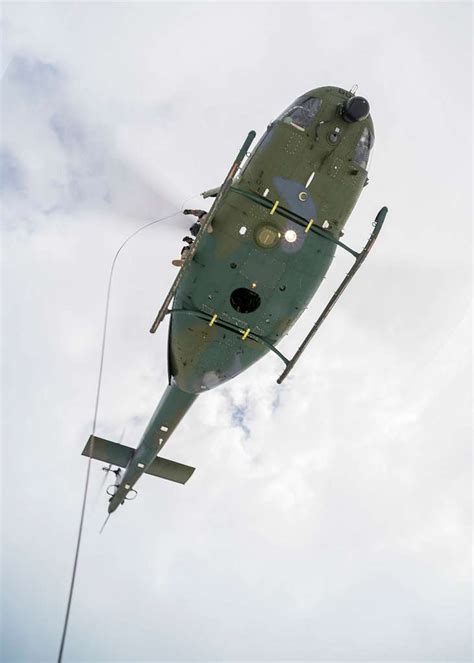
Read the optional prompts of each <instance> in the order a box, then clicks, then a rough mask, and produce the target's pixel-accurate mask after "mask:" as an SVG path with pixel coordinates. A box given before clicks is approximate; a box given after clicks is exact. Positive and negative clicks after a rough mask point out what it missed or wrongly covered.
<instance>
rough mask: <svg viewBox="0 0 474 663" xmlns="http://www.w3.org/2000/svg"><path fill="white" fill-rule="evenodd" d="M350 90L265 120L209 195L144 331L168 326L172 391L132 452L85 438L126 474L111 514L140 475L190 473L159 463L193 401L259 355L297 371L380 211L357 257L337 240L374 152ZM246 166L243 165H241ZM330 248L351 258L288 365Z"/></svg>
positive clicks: (363, 112) (317, 94)
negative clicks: (284, 349) (289, 339)
mask: <svg viewBox="0 0 474 663" xmlns="http://www.w3.org/2000/svg"><path fill="white" fill-rule="evenodd" d="M355 92H356V90H355V89H354V88H353V89H352V90H351V91H347V90H344V89H341V88H337V87H320V88H316V89H314V90H311V91H310V92H307V93H306V94H304V95H302V96H301V97H299V98H298V99H296V100H295V101H294V102H293V103H292V104H291V105H290V106H289V107H288V108H287V109H286V110H284V111H283V113H281V115H279V117H278V118H277V119H276V120H275V121H273V122H271V124H269V126H268V127H267V130H266V132H265V134H264V135H263V137H262V138H261V140H260V141H259V142H258V144H257V145H256V147H255V148H254V150H253V151H252V153H251V154H249V153H248V150H249V148H250V145H251V143H252V142H253V140H254V138H255V135H256V134H255V132H254V131H251V132H250V133H249V134H248V136H247V138H246V140H245V142H244V144H243V145H242V148H241V150H240V152H239V153H238V155H237V158H236V159H235V162H234V163H233V165H232V167H231V169H230V171H229V172H228V174H227V176H226V178H225V180H224V182H223V184H222V185H221V186H220V187H218V188H216V189H211V190H209V191H206V192H204V193H203V194H202V196H203V197H204V198H209V197H213V198H214V202H213V204H212V206H211V209H210V210H209V212H208V213H204V212H202V213H198V215H199V214H200V216H201V224H200V228H199V231H198V233H197V236H196V238H195V241H194V242H193V243H192V244H191V245H190V246H189V250H187V251H186V252H184V254H183V255H184V257H183V260H182V261H180V262H179V265H180V270H179V272H178V274H177V276H176V279H175V281H174V283H173V284H172V286H171V289H170V291H169V293H168V295H167V296H166V298H165V301H164V302H163V305H162V306H161V308H160V310H159V312H158V315H157V317H156V319H155V320H154V322H153V325H152V327H151V329H150V331H151V333H155V332H156V330H157V328H158V326H159V325H160V324H161V323H162V322H163V320H164V319H165V318H166V316H169V319H170V325H169V335H168V375H169V380H168V386H167V387H166V389H165V392H164V394H163V397H162V398H161V400H160V402H159V404H158V406H157V408H156V410H155V412H154V413H153V416H152V418H151V420H150V422H149V424H148V426H147V427H146V430H145V432H144V433H143V436H142V438H141V441H140V443H139V445H138V447H137V449H133V448H131V447H128V446H125V445H123V444H119V443H116V442H112V441H109V440H105V439H103V438H100V437H97V436H94V435H92V436H91V437H90V438H89V440H88V442H87V444H86V446H85V448H84V450H83V452H82V453H83V455H84V456H88V457H90V458H94V459H97V460H101V461H105V462H106V463H109V468H106V469H107V470H108V469H110V470H111V467H112V465H115V466H118V467H119V468H124V472H123V474H122V473H121V472H119V471H117V470H111V471H114V472H115V475H116V482H115V484H114V485H113V486H111V487H110V488H109V489H108V493H109V495H110V500H109V506H108V512H109V514H110V513H112V512H113V511H115V510H116V509H117V507H118V506H119V505H120V504H123V503H124V501H125V500H126V499H132V498H133V497H134V496H136V490H135V489H134V486H135V484H136V482H137V481H138V479H139V478H140V477H141V476H142V474H144V473H145V474H148V475H153V476H156V477H160V478H162V479H168V480H170V481H174V482H177V483H181V484H184V483H186V482H187V481H188V479H189V478H190V477H191V475H192V474H193V472H194V468H193V467H189V466H187V465H183V464H181V463H177V462H174V461H171V460H168V459H166V458H164V457H163V456H161V451H162V449H163V447H164V446H165V444H166V443H167V442H168V440H169V438H170V436H171V435H172V433H173V432H174V430H175V429H176V427H177V426H178V424H179V422H180V421H181V419H182V418H183V416H184V415H185V414H186V412H187V411H188V410H189V408H190V407H191V405H192V404H193V403H194V401H195V400H196V399H197V398H198V396H199V395H200V394H202V393H203V392H205V391H208V390H209V389H213V388H214V387H217V386H219V385H220V384H223V383H224V382H226V381H227V380H230V379H231V378H233V377H235V376H236V375H239V374H240V373H241V372H242V371H244V370H246V369H247V368H248V367H249V366H251V365H252V364H254V363H255V362H256V361H258V360H259V359H261V358H262V357H263V356H264V355H265V354H266V353H268V352H273V353H275V354H276V355H277V356H278V357H279V358H280V359H281V360H282V361H283V363H284V364H285V369H284V371H283V373H282V374H281V375H280V377H279V378H278V380H277V382H278V383H279V384H281V382H282V381H283V380H284V379H285V378H286V376H287V375H288V374H289V373H290V371H291V370H293V368H294V366H295V364H296V362H297V361H298V359H299V358H300V357H301V355H302V353H303V351H304V350H305V349H306V347H307V346H308V344H309V342H310V341H311V339H312V338H313V336H314V335H315V333H316V332H317V330H318V329H319V327H320V326H321V324H322V323H323V322H324V320H325V319H326V317H327V315H328V314H329V312H330V311H331V309H332V308H333V306H334V304H335V303H336V301H337V300H338V299H339V297H340V296H341V294H342V292H343V291H344V290H345V288H346V287H347V285H348V283H349V282H350V280H351V279H352V278H353V276H354V274H355V273H356V272H357V270H358V269H359V267H360V266H361V264H362V262H363V261H364V260H365V258H366V257H367V254H368V253H369V251H370V249H371V248H372V246H373V244H374V242H375V240H376V238H377V236H378V234H379V232H380V229H381V227H382V224H383V222H384V220H385V216H386V214H387V208H386V207H383V208H382V209H381V210H380V212H379V213H378V214H377V216H376V219H375V221H374V223H373V230H372V233H371V235H370V237H369V240H368V241H367V243H366V245H365V247H364V248H363V249H362V251H355V250H353V249H352V248H350V247H349V246H347V245H346V244H344V243H343V242H342V241H341V237H342V235H343V228H344V226H345V223H346V221H347V219H348V217H349V215H350V213H351V211H352V209H353V208H354V205H355V203H356V201H357V199H358V198H359V196H360V194H361V191H362V189H363V188H364V187H365V186H366V184H367V182H368V176H367V168H368V161H369V156H370V152H371V149H372V146H373V143H374V128H373V123H372V119H371V117H370V108H369V103H368V101H367V100H366V99H365V98H363V97H361V96H356V94H355ZM246 157H248V158H247V160H246V161H245V163H243V162H244V160H245V158H246ZM337 247H341V248H342V249H344V250H345V251H348V252H349V253H350V254H351V255H352V256H353V257H354V259H355V261H354V264H353V266H352V268H351V269H350V270H349V272H348V274H347V275H346V277H345V278H344V279H343V281H342V282H341V284H340V286H339V287H338V288H337V290H336V292H335V293H334V295H333V296H332V297H331V299H330V301H329V302H328V304H327V306H326V307H325V309H324V310H323V312H322V313H321V315H320V316H319V318H318V319H317V321H316V322H315V324H314V325H313V327H312V328H311V330H310V332H309V333H308V335H307V336H306V338H305V339H304V341H303V342H302V344H301V345H300V347H299V348H298V350H297V351H296V353H295V354H294V356H293V357H292V358H290V359H288V358H287V357H285V356H284V355H283V354H282V353H281V352H280V351H279V350H278V348H277V347H276V346H277V344H278V342H279V341H280V340H281V339H282V337H283V336H284V335H285V334H286V333H287V332H288V330H289V329H290V328H291V327H292V325H293V324H294V323H295V322H296V320H297V319H298V318H299V316H300V315H301V313H302V312H303V311H304V309H305V308H306V307H307V305H308V303H309V302H310V300H311V298H312V297H313V295H314V294H315V292H316V290H317V289H318V287H319V286H320V284H321V282H322V280H323V278H324V276H325V274H326V272H327V270H328V269H329V266H330V264H331V262H332V259H333V257H334V253H335V251H336V248H337Z"/></svg>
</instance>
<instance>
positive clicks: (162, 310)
mask: <svg viewBox="0 0 474 663" xmlns="http://www.w3.org/2000/svg"><path fill="white" fill-rule="evenodd" d="M255 136H256V133H255V131H253V129H252V131H249V133H248V135H247V138H246V139H245V141H244V144H243V145H242V147H241V148H240V151H239V153H238V155H237V157H236V159H235V161H234V163H233V164H232V167H231V169H230V170H229V172H228V173H227V175H226V178H225V180H224V182H223V183H222V186H221V187H220V189H219V193H218V194H217V196H216V198H215V199H214V202H213V204H212V207H211V209H210V210H209V212H208V213H207V216H206V219H205V221H204V223H203V224H202V226H201V230H200V231H199V233H198V236H197V237H196V239H195V240H194V242H193V244H191V248H190V250H189V251H186V253H187V256H186V259H185V261H184V265H183V266H182V267H181V269H180V270H179V272H178V275H177V276H176V278H175V280H174V282H173V285H172V286H171V288H170V291H169V292H168V294H167V295H166V298H165V301H164V302H163V304H162V306H161V308H160V310H159V312H158V315H157V316H156V318H155V320H154V321H153V324H152V326H151V328H150V334H154V333H155V332H156V330H157V329H158V327H159V325H160V323H161V322H162V321H163V319H164V317H165V315H166V314H167V312H168V306H169V305H170V303H171V300H172V299H173V297H174V296H175V294H176V291H177V290H178V287H179V284H180V283H181V279H182V277H183V274H184V272H185V270H186V267H187V265H189V263H190V261H191V260H192V258H193V256H194V254H195V253H196V250H197V248H198V246H199V244H200V241H201V239H202V238H203V237H204V235H205V234H206V230H207V228H208V227H209V225H210V224H211V222H212V219H213V218H214V215H215V213H216V209H217V207H218V205H219V203H220V202H221V200H222V198H223V197H224V196H225V195H226V193H227V192H228V190H229V189H230V186H231V184H232V182H233V180H234V177H235V174H236V172H237V170H238V169H239V167H240V165H241V163H242V161H243V160H244V158H245V157H246V155H247V152H248V149H249V147H250V145H251V144H252V142H253V139H254V138H255Z"/></svg>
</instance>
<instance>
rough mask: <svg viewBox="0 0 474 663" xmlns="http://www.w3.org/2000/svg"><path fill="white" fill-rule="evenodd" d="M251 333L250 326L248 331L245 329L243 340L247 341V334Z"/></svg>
mask: <svg viewBox="0 0 474 663" xmlns="http://www.w3.org/2000/svg"><path fill="white" fill-rule="evenodd" d="M249 334H250V327H249V328H248V329H247V330H246V331H244V334H243V336H242V340H243V341H245V339H246V338H247V336H248V335H249Z"/></svg>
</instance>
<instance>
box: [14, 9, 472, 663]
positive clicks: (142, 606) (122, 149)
mask: <svg viewBox="0 0 474 663" xmlns="http://www.w3.org/2000/svg"><path fill="white" fill-rule="evenodd" d="M470 11H471V10H470V8H468V7H467V5H466V6H464V5H462V4H460V5H456V7H455V8H453V6H449V7H448V6H445V5H443V4H441V5H433V4H431V5H426V4H418V5H409V4H404V3H401V4H400V3H390V4H374V3H368V4H364V3H362V4H357V5H354V6H353V5H347V4H346V3H345V4H337V3H331V4H328V3H325V4H321V3H314V4H302V5H301V4H298V3H296V4H295V3H288V4H278V3H276V4H271V5H270V4H268V3H262V4H259V3H250V4H249V3H243V4H232V3H230V4H229V3H225V5H218V4H215V3H193V4H191V5H188V4H184V3H180V4H175V5H171V4H166V3H141V4H133V3H122V4H118V5H110V4H108V3H96V4H90V3H89V4H87V3H86V5H84V4H82V3H76V4H74V3H73V4H71V3H68V4H67V5H66V4H63V5H61V4H58V3H50V4H48V3H46V4H45V3H40V4H31V3H19V4H18V3H16V4H10V5H8V7H7V8H6V10H5V12H4V13H5V14H6V18H5V27H6V29H5V41H4V54H5V60H8V61H9V62H10V65H9V67H8V68H7V70H6V73H5V77H4V81H3V83H2V123H3V126H2V129H3V131H2V133H3V147H2V168H3V172H4V177H3V187H4V189H3V194H4V215H3V218H4V221H5V223H4V224H3V226H2V231H3V236H2V241H3V256H2V259H3V267H2V277H3V288H4V290H3V302H2V307H3V310H2V313H3V315H2V325H3V327H2V332H3V342H4V355H3V360H4V368H3V374H2V378H3V381H4V382H3V384H4V389H3V414H4V417H3V419H4V421H3V439H4V440H5V444H4V451H3V454H4V463H3V466H4V468H5V472H4V477H3V483H4V498H3V504H2V506H3V524H2V530H3V531H2V534H3V536H2V547H3V569H2V572H3V587H2V601H3V613H2V614H3V616H4V623H3V626H2V628H3V636H4V637H3V647H4V650H3V658H4V660H6V661H15V660H19V661H20V660H21V661H25V660H27V661H45V660H53V659H54V658H55V656H56V655H57V648H58V643H59V636H60V629H61V626H62V620H63V617H64V608H65V602H66V593H67V587H68V582H69V578H70V572H71V565H72V560H73V551H74V545H75V537H76V533H77V518H78V515H79V513H78V512H79V508H80V503H79V502H80V495H81V491H82V488H83V481H84V473H85V462H86V461H85V459H83V458H81V456H80V452H81V450H82V448H83V445H84V444H85V442H86V439H87V437H88V435H89V433H90V423H91V417H92V410H93V404H94V397H95V389H96V386H97V382H96V380H97V370H98V360H99V348H100V338H101V325H102V321H103V313H104V308H103V307H104V298H105V290H106V282H107V278H108V270H109V267H110V262H111V260H112V258H113V255H114V253H115V251H116V249H117V247H118V246H119V245H120V243H121V242H122V241H123V239H124V237H125V236H126V235H127V233H128V232H129V231H130V230H132V229H134V228H136V227H137V226H138V225H139V223H141V222H142V221H148V220H151V219H152V218H156V216H162V215H164V214H165V213H167V212H168V211H171V210H173V209H175V208H177V207H179V205H180V203H181V201H182V200H183V199H185V198H187V197H191V196H192V194H193V192H197V191H200V190H205V189H208V188H210V187H212V186H214V185H216V184H218V183H219V181H220V180H221V179H222V176H223V174H224V173H225V172H226V169H227V168H228V167H229V166H230V164H231V163H232V159H233V158H234V155H235V153H236V151H237V150H238V148H239V147H240V144H241V142H242V139H243V137H244V136H245V135H246V134H247V132H248V130H249V129H250V128H255V129H257V131H258V132H259V133H261V131H262V130H263V129H264V128H265V126H266V124H267V123H268V121H269V120H270V119H272V117H275V116H276V115H278V114H279V112H280V111H281V110H282V109H283V108H284V107H285V106H287V105H288V103H289V101H290V100H291V99H292V98H295V97H296V96H298V95H299V94H301V93H302V92H303V91H305V90H307V89H310V88H312V87H313V86H316V85H319V84H332V83H335V84H341V85H344V86H346V87H350V85H351V84H352V83H353V82H355V81H356V80H357V81H358V82H359V89H360V91H361V92H362V91H364V93H365V91H366V90H367V94H368V96H369V97H370V100H371V104H372V107H373V111H374V119H375V123H376V131H377V139H376V140H377V142H376V147H375V158H374V161H373V164H372V170H371V177H370V179H371V182H370V185H369V187H367V188H366V189H365V190H364V193H363V195H362V197H361V199H360V201H359V202H358V205H357V207H356V210H355V212H354V214H353V216H352V218H351V220H350V223H349V224H348V226H347V232H346V236H345V239H347V241H348V243H349V244H351V245H353V246H355V247H358V246H363V244H364V242H365V241H366V238H367V235H368V232H370V221H371V220H372V219H373V218H374V216H375V213H376V211H377V210H378V209H379V208H380V207H381V205H382V204H383V203H387V204H388V206H389V208H390V211H389V216H388V218H387V222H386V227H385V228H384V229H383V232H382V235H381V237H380V239H379V240H378V242H377V245H376V246H375V248H374V250H373V252H372V253H371V255H370V256H369V258H368V260H367V262H366V264H365V265H364V267H363V268H362V269H361V271H360V272H359V273H358V275H357V279H356V280H355V281H354V282H353V283H352V284H351V285H350V287H349V288H348V290H347V292H346V293H344V296H343V298H342V299H341V302H340V303H339V304H338V306H337V307H336V309H335V310H334V311H333V312H332V313H331V316H330V318H329V319H328V320H327V322H325V324H324V325H323V327H322V328H321V330H320V332H319V333H318V336H317V337H316V338H315V339H314V341H313V343H312V344H311V346H310V347H309V348H308V350H307V352H306V353H305V354H304V356H303V358H302V360H301V361H300V362H299V363H298V364H297V366H296V368H295V370H294V371H293V373H292V375H291V376H290V377H289V378H288V380H287V381H285V383H284V384H283V385H282V386H281V387H280V386H278V385H276V383H275V380H276V378H277V376H278V375H279V374H280V372H281V369H282V365H281V362H280V361H279V360H278V359H277V358H276V357H274V356H270V355H268V356H267V357H266V358H265V359H264V360H262V361H261V362H259V363H258V365H256V366H253V367H252V368H251V369H249V371H247V372H246V373H244V374H243V375H241V376H239V377H238V378H236V379H235V380H233V381H232V382H231V383H229V384H228V385H226V386H224V387H223V388H222V389H218V390H215V391H211V392H209V393H206V394H203V395H201V396H200V397H199V399H198V400H197V401H196V403H195V405H193V407H192V408H191V410H190V412H189V415H188V416H187V417H186V418H185V419H184V420H183V422H182V424H181V425H180V427H179V429H178V431H177V432H176V435H174V436H173V438H172V440H171V441H170V444H169V448H167V449H166V456H168V457H170V458H173V459H176V460H178V461H182V462H185V463H189V464H191V465H193V466H195V467H196V472H195V474H194V475H193V478H192V480H191V481H190V482H189V483H188V484H187V485H186V487H184V488H183V487H181V486H175V485H170V484H169V483H168V482H160V481H158V480H156V479H154V478H151V477H145V478H143V480H142V481H141V482H140V484H139V486H138V490H139V496H138V499H137V501H135V502H134V504H127V505H126V507H124V508H123V509H121V510H119V512H118V513H117V514H115V516H114V519H111V521H110V522H109V524H108V526H107V528H106V530H105V531H104V533H103V534H102V535H100V536H99V534H98V529H99V527H100V526H101V524H102V522H103V519H104V513H105V507H106V502H105V496H104V495H103V492H101V489H100V483H101V481H102V479H103V473H102V472H101V470H100V464H97V463H94V467H93V473H92V485H91V493H90V501H89V506H88V511H87V518H86V529H85V534H84V539H83V547H82V550H81V556H80V565H79V575H78V583H77V587H76V594H75V597H74V602H73V610H72V614H71V624H70V631H69V636H68V642H67V648H66V660H74V661H107V660H114V661H116V660H117V657H118V658H119V659H120V660H123V661H150V660H176V661H177V660H203V661H209V660H259V661H264V660H308V661H316V660H334V661H341V660H351V661H356V660H358V661H368V660H397V661H409V660H424V661H436V660H459V661H461V660H465V661H467V660H470V653H471V649H470V634H471V621H472V620H471V614H470V597H469V595H468V589H469V583H470V566H469V559H470V544H469V531H470V530H469V523H470V485H471V481H470V462H469V461H470V442H471V438H472V434H471V430H470V428H471V426H470V373H469V367H470V362H471V358H470V343H471V326H470V322H469V318H467V317H466V312H467V310H468V306H469V301H468V297H469V295H470V288H469V284H468V282H469V276H470V260H471V258H470V254H469V248H468V246H469V242H468V241H467V239H468V238H469V236H470V232H471V229H470V225H469V219H470V218H471V214H470V209H469V196H468V195H467V193H468V190H469V189H468V187H469V186H470V178H469V174H470V170H471V166H470V162H469V154H468V151H467V150H466V149H465V145H466V144H468V142H469V141H468V138H469V131H470V130H469V127H468V125H466V123H465V122H464V121H461V120H460V121H459V122H457V123H456V122H454V124H453V118H463V117H468V116H469V115H470V110H471V109H470V102H469V95H468V94H467V93H466V92H468V90H467V88H466V77H465V71H464V70H463V68H462V67H459V62H464V61H465V60H466V55H467V56H468V53H469V49H470V42H469V38H470V33H469V21H468V20H467V19H468V17H469V15H470ZM388 25H390V29H389V30H387V26H388ZM335 35H337V37H335ZM440 43H441V44H443V48H442V49H440V47H439V44H440ZM463 90H464V92H465V93H462V91H463ZM460 91H461V92H460ZM198 204H199V203H197V201H196V206H197V205H198ZM180 223H181V222H180V221H179V220H177V221H176V222H170V223H168V224H163V225H160V224H158V225H157V226H154V227H152V228H149V229H147V230H146V231H144V232H143V233H140V234H139V235H137V236H136V238H134V240H133V241H132V242H130V244H129V245H128V246H127V250H126V251H124V252H123V254H121V256H120V258H119V261H118V263H117V272H116V275H115V279H114V284H113V289H112V299H111V309H110V327H109V335H108V340H107V347H106V355H105V365H104V382H103V390H102V396H101V401H100V408H99V421H98V428H97V432H98V434H99V435H103V436H104V437H109V438H110V439H115V440H119V439H120V437H121V434H122V431H123V430H124V429H125V434H124V439H123V442H124V444H127V445H131V446H135V445H136V443H137V440H138V439H139V437H140V435H141V433H142V431H143V428H144V426H145V424H146V421H147V420H148V417H149V416H150V413H151V412H152V411H153V409H154V407H155V406H156V403H157V402H158V400H159V398H160V396H161V392H162V390H163V389H164V386H165V384H166V325H164V326H163V327H162V328H160V329H159V331H158V333H157V334H156V335H150V334H149V333H148V329H149V326H150V323H151V321H152V320H153V318H154V316H155V315H156V312H157V310H158V308H159V306H160V304H161V302H162V300H163V297H164V295H165V294H166V292H167V290H168V288H169V285H170V283H171V281H172V279H173V276H174V273H173V271H172V267H171V265H170V264H169V263H170V260H171V258H173V257H175V253H176V249H177V247H178V246H179V240H180V238H181V236H182V235H180V234H179V233H178V228H180V226H179V224H180ZM349 264H350V263H349V262H348V260H347V259H346V258H345V257H343V256H342V255H340V254H337V258H336V260H335V262H334V264H333V266H332V268H331V270H330V272H329V273H328V275H327V279H325V281H324V283H323V284H322V286H321V288H320V289H319V290H318V293H317V295H316V297H315V299H314V301H313V302H312V303H311V305H310V307H309V308H308V310H307V311H306V312H305V314H304V316H303V317H302V319H301V321H300V322H299V323H298V324H297V325H296V326H295V328H294V329H293V330H292V333H291V334H290V335H289V336H288V337H287V338H285V339H284V341H283V342H282V344H281V349H282V351H284V352H285V353H286V354H288V355H289V356H291V355H292V354H293V353H294V351H295V350H296V348H297V347H298V345H299V343H300V342H301V340H302V339H303V338H304V336H305V334H306V333H307V331H308V329H309V328H310V326H311V324H312V323H313V321H314V320H315V319H316V317H317V315H318V313H319V311H320V310H321V309H322V307H323V306H324V304H325V303H326V302H327V300H328V298H329V297H330V295H331V294H332V293H333V292H334V289H335V288H336V287H337V285H338V284H339V282H340V280H341V278H342V277H343V276H344V274H345V273H346V272H347V266H348V265H349Z"/></svg>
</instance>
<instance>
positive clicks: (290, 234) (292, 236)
mask: <svg viewBox="0 0 474 663" xmlns="http://www.w3.org/2000/svg"><path fill="white" fill-rule="evenodd" d="M297 238H298V235H297V234H296V232H295V231H294V230H287V231H286V233H285V239H286V241H287V242H289V243H290V244H293V242H296V240H297Z"/></svg>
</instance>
